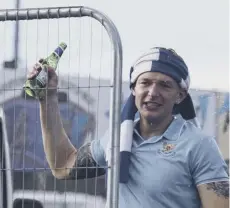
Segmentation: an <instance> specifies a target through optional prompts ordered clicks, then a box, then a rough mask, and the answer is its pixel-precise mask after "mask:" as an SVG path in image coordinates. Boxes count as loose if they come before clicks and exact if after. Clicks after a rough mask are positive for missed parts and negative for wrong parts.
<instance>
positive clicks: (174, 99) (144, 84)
mask: <svg viewBox="0 0 230 208" xmlns="http://www.w3.org/2000/svg"><path fill="white" fill-rule="evenodd" d="M132 93H133V95H134V96H135V104H136V106H137V109H138V111H139V113H140V115H141V117H142V118H144V119H147V120H148V121H149V122H151V121H158V120H161V119H163V118H165V117H167V116H169V115H171V114H172V109H173V106H174V105H175V104H176V103H177V104H178V103H179V102H181V101H182V100H183V98H184V97H185V96H186V93H185V92H184V91H182V90H181V89H180V88H179V86H178V84H177V83H176V82H175V81H174V80H173V79H172V78H171V77H169V76H167V75H164V74H162V73H158V72H145V73H143V74H141V75H140V76H139V77H138V79H137V81H136V85H135V87H134V88H133V90H132Z"/></svg>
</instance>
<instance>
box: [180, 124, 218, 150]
mask: <svg viewBox="0 0 230 208" xmlns="http://www.w3.org/2000/svg"><path fill="white" fill-rule="evenodd" d="M181 137H183V139H185V140H187V142H188V144H189V145H191V146H192V147H194V148H196V147H197V146H198V145H204V147H205V144H207V145H208V143H215V142H216V141H215V135H208V134H207V133H205V132H204V131H203V130H202V128H200V127H197V126H196V125H195V124H194V123H193V122H191V121H186V122H185V124H184V130H183V132H182V134H181Z"/></svg>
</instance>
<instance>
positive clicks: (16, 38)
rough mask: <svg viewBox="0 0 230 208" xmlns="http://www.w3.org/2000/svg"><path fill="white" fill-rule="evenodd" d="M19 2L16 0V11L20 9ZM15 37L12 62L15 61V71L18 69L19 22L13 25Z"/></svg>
mask: <svg viewBox="0 0 230 208" xmlns="http://www.w3.org/2000/svg"><path fill="white" fill-rule="evenodd" d="M20 1H21V0H16V5H15V6H16V7H15V8H16V9H17V10H19V9H20ZM15 24H16V25H15V37H14V61H15V69H16V68H17V67H18V43H19V21H16V23H15Z"/></svg>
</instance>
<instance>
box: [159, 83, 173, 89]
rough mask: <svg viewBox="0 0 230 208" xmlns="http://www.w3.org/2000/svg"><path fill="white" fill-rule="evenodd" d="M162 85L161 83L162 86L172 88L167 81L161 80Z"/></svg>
mask: <svg viewBox="0 0 230 208" xmlns="http://www.w3.org/2000/svg"><path fill="white" fill-rule="evenodd" d="M160 85H161V86H162V87H165V88H170V87H171V85H169V84H168V83H166V82H161V83H160Z"/></svg>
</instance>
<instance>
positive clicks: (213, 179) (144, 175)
mask: <svg viewBox="0 0 230 208" xmlns="http://www.w3.org/2000/svg"><path fill="white" fill-rule="evenodd" d="M38 66H39V65H38ZM38 66H37V65H36V66H35V68H34V70H33V72H32V73H31V74H30V75H29V77H30V78H32V77H34V76H35V75H36V74H37V69H36V68H39V67H38ZM48 70H49V83H48V86H47V87H48V90H47V96H46V98H45V99H43V100H40V117H41V125H42V135H43V144H44V149H45V154H46V157H47V160H48V163H49V165H50V168H51V170H52V173H53V175H54V176H55V177H56V178H58V179H75V178H77V179H82V178H90V177H96V176H100V175H102V174H105V171H104V168H103V167H105V166H106V161H107V157H108V155H107V154H108V153H107V146H108V143H109V137H108V135H107V134H105V136H104V137H103V138H101V139H99V140H97V139H95V140H94V141H92V142H91V143H89V144H86V145H84V146H83V147H81V148H80V149H78V150H77V149H76V148H75V147H74V146H73V145H72V144H71V142H70V140H69V138H68V137H67V135H66V132H65V131H64V128H63V125H62V122H61V118H60V113H59V109H58V99H57V85H58V79H57V76H56V74H55V72H54V70H52V69H48ZM130 84H131V85H130V86H131V95H130V97H129V99H128V101H127V103H126V105H125V107H124V109H123V115H122V116H124V117H126V118H125V119H126V120H125V119H123V118H122V121H123V122H122V124H121V125H123V124H128V125H126V127H122V128H121V166H120V167H121V174H120V182H121V183H120V186H119V187H120V190H119V207H120V208H125V207H133V208H140V207H144V208H150V207H151V208H152V207H157V208H166V207H170V208H171V207H173V208H174V207H175V208H199V207H201V205H202V207H204V208H227V207H228V206H229V202H228V200H229V193H228V191H229V182H228V175H227V172H226V164H225V162H224V160H223V158H222V155H221V153H220V151H219V149H218V146H217V144H216V142H215V140H214V139H213V138H210V137H207V136H206V135H204V134H203V133H202V132H201V130H200V129H199V128H198V127H196V122H194V119H195V115H194V114H195V112H194V109H193V105H192V100H191V98H190V96H189V94H188V88H189V73H188V69H187V66H186V64H185V63H184V61H183V59H182V58H181V57H180V56H179V55H177V54H176V53H175V52H174V51H173V50H171V49H165V48H153V49H151V50H150V51H149V52H148V53H146V54H144V55H143V56H141V57H140V58H139V59H138V60H137V61H136V62H135V64H134V65H133V66H132V68H131V71H130ZM130 109H131V110H130ZM136 110H138V112H139V114H140V119H139V120H137V121H135V122H134V123H133V124H134V125H133V126H132V125H130V124H132V122H126V121H132V120H133V119H134V115H135V113H136ZM130 113H131V117H130V118H129V116H130ZM175 114H176V115H175ZM124 126H125V125H124ZM127 126H129V127H133V130H132V128H131V130H132V133H131V134H127V132H128V131H130V129H129V130H128V128H127ZM124 135H126V136H124ZM128 135H131V143H130V141H128V140H129V139H130V138H128V137H129V136H128ZM128 143H130V144H129V145H127V144H128ZM124 144H125V145H127V147H125V145H124ZM98 166H100V167H99V168H97V167H98ZM76 167H77V169H76ZM78 167H80V168H78ZM83 167H91V168H83ZM92 167H95V168H92Z"/></svg>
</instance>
